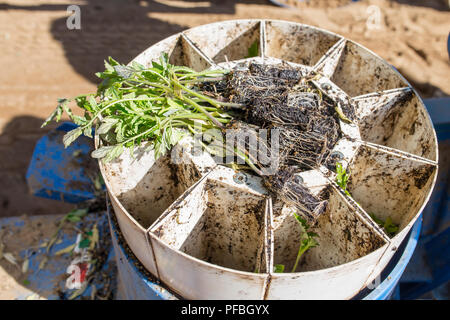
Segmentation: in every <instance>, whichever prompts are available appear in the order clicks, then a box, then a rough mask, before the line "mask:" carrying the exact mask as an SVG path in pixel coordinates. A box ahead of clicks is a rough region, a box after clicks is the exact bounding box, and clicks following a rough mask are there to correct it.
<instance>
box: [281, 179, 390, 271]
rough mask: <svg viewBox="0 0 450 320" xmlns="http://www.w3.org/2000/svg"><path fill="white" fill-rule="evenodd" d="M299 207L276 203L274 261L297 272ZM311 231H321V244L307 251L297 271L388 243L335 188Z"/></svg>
mask: <svg viewBox="0 0 450 320" xmlns="http://www.w3.org/2000/svg"><path fill="white" fill-rule="evenodd" d="M294 212H295V210H293V209H292V208H291V207H287V206H285V205H282V204H280V203H277V204H276V205H274V217H273V220H274V264H275V265H277V264H282V265H284V266H285V272H293V271H294V270H293V266H294V265H295V261H296V259H297V253H298V251H299V247H300V241H301V239H302V234H303V232H304V231H303V228H302V227H301V225H300V223H299V222H298V221H297V220H296V218H295V216H294ZM308 231H310V232H311V231H312V232H314V233H316V234H317V236H316V237H314V239H315V240H316V241H317V242H318V244H319V245H318V246H317V247H312V248H310V249H309V250H307V251H306V252H305V253H304V254H303V255H302V256H301V259H300V261H299V263H298V266H297V268H296V270H295V272H303V271H314V270H321V269H325V268H331V267H336V266H339V265H342V264H344V263H348V262H350V261H353V260H355V259H358V258H361V257H363V256H365V255H367V254H370V253H372V252H374V251H375V250H377V249H379V248H381V247H382V246H384V245H385V244H386V238H385V237H384V235H383V234H382V233H381V232H380V231H379V230H378V229H377V228H376V227H374V225H373V223H372V222H371V221H370V220H368V219H367V218H366V217H365V216H364V214H363V213H362V212H360V211H359V209H357V208H356V206H354V205H352V204H351V203H350V202H349V201H347V199H346V198H345V196H344V195H343V194H342V193H341V192H340V191H338V189H336V188H334V187H330V188H329V200H328V206H327V209H326V211H325V212H324V213H323V214H322V215H320V217H319V218H318V219H317V221H316V223H315V224H314V225H310V226H309V229H308Z"/></svg>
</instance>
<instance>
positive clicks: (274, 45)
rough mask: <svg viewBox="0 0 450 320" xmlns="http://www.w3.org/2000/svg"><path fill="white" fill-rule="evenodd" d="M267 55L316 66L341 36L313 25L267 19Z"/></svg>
mask: <svg viewBox="0 0 450 320" xmlns="http://www.w3.org/2000/svg"><path fill="white" fill-rule="evenodd" d="M265 29H266V34H265V40H266V43H265V56H267V57H274V58H279V59H283V60H286V61H290V62H295V63H299V64H303V65H306V66H311V67H312V66H314V65H315V64H316V63H317V62H318V61H319V60H320V58H321V57H322V56H323V55H324V54H325V53H326V52H327V51H328V50H329V49H330V48H331V47H332V46H333V45H334V44H335V43H336V42H338V41H339V39H340V37H339V36H337V35H336V34H332V33H329V32H327V31H324V30H320V29H317V28H314V27H311V26H306V25H302V24H298V23H287V22H284V21H283V22H282V21H266V25H265Z"/></svg>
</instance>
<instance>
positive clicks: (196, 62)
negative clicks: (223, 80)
mask: <svg viewBox="0 0 450 320" xmlns="http://www.w3.org/2000/svg"><path fill="white" fill-rule="evenodd" d="M169 62H170V63H171V64H173V65H176V66H186V67H189V68H192V69H194V70H195V71H203V70H205V69H208V68H209V67H211V66H212V65H213V64H214V63H213V62H212V61H211V60H210V59H209V58H208V57H207V56H206V55H205V54H204V53H203V52H202V51H201V50H200V49H199V48H198V47H196V46H195V44H194V43H192V41H190V39H188V38H187V37H185V36H184V35H183V34H182V35H180V36H179V37H178V40H177V42H176V44H175V47H174V48H173V50H172V52H170V54H169Z"/></svg>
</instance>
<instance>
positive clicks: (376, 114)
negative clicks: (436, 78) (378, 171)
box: [353, 88, 436, 160]
mask: <svg viewBox="0 0 450 320" xmlns="http://www.w3.org/2000/svg"><path fill="white" fill-rule="evenodd" d="M353 101H354V103H355V106H356V108H357V111H358V112H357V114H358V115H359V117H360V119H359V121H358V124H359V127H360V133H361V139H363V140H365V141H369V142H372V143H376V144H381V145H384V146H388V147H391V148H395V149H399V150H402V151H406V152H409V153H412V154H415V155H418V156H421V157H424V158H427V159H430V160H436V143H435V141H436V138H435V133H434V130H433V125H432V124H431V121H430V117H429V115H428V113H427V111H426V109H425V107H424V105H423V103H422V101H421V100H420V98H419V97H418V96H417V95H416V94H415V92H414V91H413V90H412V89H410V88H401V89H393V90H388V91H384V92H379V93H372V94H367V95H363V96H359V97H356V98H354V99H353Z"/></svg>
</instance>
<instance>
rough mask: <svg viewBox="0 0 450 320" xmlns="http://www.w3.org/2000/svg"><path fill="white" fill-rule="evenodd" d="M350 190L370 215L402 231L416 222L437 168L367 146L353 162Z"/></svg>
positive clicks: (398, 153)
mask: <svg viewBox="0 0 450 320" xmlns="http://www.w3.org/2000/svg"><path fill="white" fill-rule="evenodd" d="M348 170H350V179H349V182H348V191H349V192H350V194H351V197H352V198H353V199H354V200H355V201H356V202H357V203H359V205H360V206H361V207H362V208H363V209H364V210H365V211H366V212H367V213H368V214H370V215H373V216H375V217H376V219H380V220H382V221H386V219H388V218H389V219H391V220H392V222H393V223H394V224H395V225H398V227H399V229H398V231H401V230H402V229H403V228H405V227H406V226H407V225H408V224H409V223H411V222H414V221H415V219H417V217H418V215H419V214H420V212H421V210H422V207H423V205H424V203H425V201H426V199H427V198H428V196H429V194H430V193H431V189H432V184H433V181H434V179H435V175H436V171H437V166H436V165H435V164H434V163H433V162H431V161H428V160H425V159H423V160H420V159H419V158H418V157H414V156H412V155H411V156H408V155H407V154H403V153H400V152H396V151H395V150H393V149H390V150H389V149H388V148H384V149H381V148H378V147H377V146H373V145H368V144H363V145H361V147H360V148H359V150H358V152H357V154H356V156H355V158H354V159H353V161H352V162H351V163H350V165H349V167H348Z"/></svg>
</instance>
